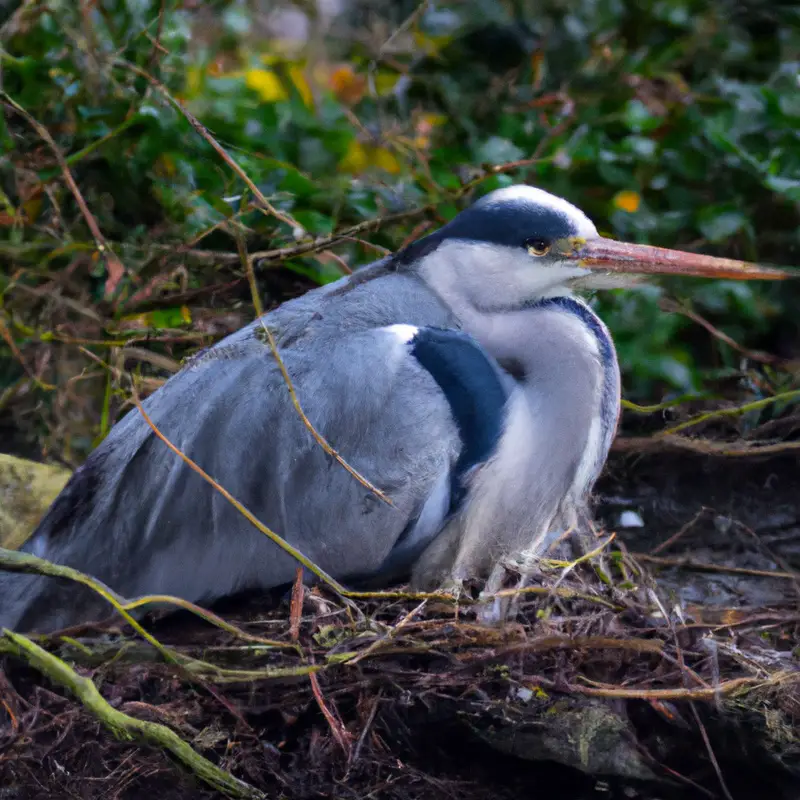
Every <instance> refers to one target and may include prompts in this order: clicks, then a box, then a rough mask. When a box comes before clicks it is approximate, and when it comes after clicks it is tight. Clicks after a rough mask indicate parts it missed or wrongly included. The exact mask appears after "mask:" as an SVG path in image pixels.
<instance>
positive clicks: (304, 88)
mask: <svg viewBox="0 0 800 800" xmlns="http://www.w3.org/2000/svg"><path fill="white" fill-rule="evenodd" d="M289 78H290V79H291V81H292V83H293V84H294V88H295V89H297V93H298V94H299V95H300V97H301V98H302V99H303V102H304V103H305V104H306V106H308V107H311V106H312V105H313V103H314V95H313V94H311V87H310V86H309V85H308V81H307V80H306V76H305V73H304V72H303V70H302V68H301V67H298V66H297V65H293V66H291V67H289Z"/></svg>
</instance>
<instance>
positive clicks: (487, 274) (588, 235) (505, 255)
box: [420, 186, 630, 311]
mask: <svg viewBox="0 0 800 800" xmlns="http://www.w3.org/2000/svg"><path fill="white" fill-rule="evenodd" d="M441 235H442V241H441V243H440V244H439V245H438V246H437V247H436V249H434V250H432V251H431V252H430V253H428V254H427V255H425V256H423V257H422V259H421V263H420V274H421V275H422V276H423V277H424V278H425V280H426V281H427V282H428V283H429V284H430V285H431V286H432V287H433V288H434V289H435V290H436V291H437V293H438V294H440V296H442V298H443V299H444V300H445V301H447V302H448V304H450V305H451V306H455V305H458V296H459V295H460V297H461V300H462V302H463V300H466V301H467V302H468V303H469V304H470V305H472V306H473V307H475V308H478V309H481V310H484V311H493V310H498V311H499V310H503V309H509V308H514V307H519V306H520V305H523V304H525V303H529V302H532V301H535V300H538V299H542V298H544V297H549V296H553V295H561V294H569V293H570V292H571V291H572V290H573V289H593V288H611V287H612V286H625V285H628V284H629V283H630V278H629V276H623V275H617V276H610V275H608V274H604V273H598V272H597V271H595V270H590V269H586V268H585V267H581V266H579V265H578V264H577V263H576V261H575V260H574V259H571V258H567V257H566V256H564V255H563V254H562V253H559V247H558V246H557V245H558V243H559V242H560V243H562V247H563V243H564V242H565V241H567V240H571V239H583V240H592V239H596V238H599V234H598V232H597V228H596V227H595V226H594V224H593V223H592V221H591V220H590V219H589V218H588V217H587V216H586V215H585V214H584V213H583V212H582V211H581V210H580V209H578V208H576V207H575V206H573V205H572V204H571V203H568V202H567V201H566V200H564V199H562V198H560V197H555V196H554V195H551V194H549V193H548V192H545V191H542V190H541V189H536V188H534V187H532V186H510V187H508V188H506V189H498V190H497V191H495V192H491V193H490V194H488V195H486V196H485V197H483V198H481V199H480V200H479V201H478V202H477V203H475V204H474V205H473V206H471V207H470V208H469V209H467V210H466V211H464V212H462V214H460V215H459V216H458V217H456V218H455V219H454V220H453V221H452V222H450V223H449V224H448V225H447V226H445V228H443V229H442V231H441Z"/></svg>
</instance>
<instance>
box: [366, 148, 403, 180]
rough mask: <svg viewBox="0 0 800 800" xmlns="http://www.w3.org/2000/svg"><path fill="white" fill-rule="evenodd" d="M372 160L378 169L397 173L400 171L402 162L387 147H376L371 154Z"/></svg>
mask: <svg viewBox="0 0 800 800" xmlns="http://www.w3.org/2000/svg"><path fill="white" fill-rule="evenodd" d="M370 162H371V163H372V165H373V166H375V167H377V168H378V169H383V170H386V172H388V173H390V174H392V175H396V174H397V173H398V172H400V162H399V161H398V160H397V159H396V158H395V157H394V155H392V153H391V152H390V151H389V150H387V149H386V148H385V147H374V148H372V153H371V154H370Z"/></svg>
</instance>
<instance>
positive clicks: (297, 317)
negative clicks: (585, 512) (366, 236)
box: [0, 186, 786, 631]
mask: <svg viewBox="0 0 800 800" xmlns="http://www.w3.org/2000/svg"><path fill="white" fill-rule="evenodd" d="M656 272H660V273H668V274H683V275H698V276H719V277H727V278H737V279H739V278H783V277H786V273H784V272H783V271H781V270H777V269H771V268H768V267H760V266H758V265H754V264H747V263H744V262H738V261H731V260H728V259H718V258H712V257H710V256H704V255H696V254H690V253H682V252H678V251H671V250H665V249H660V248H655V247H649V246H643V245H632V244H626V243H621V242H617V241H614V240H610V239H607V238H603V237H601V236H599V234H598V232H597V230H596V228H595V226H594V225H593V224H592V222H591V221H590V220H589V219H588V218H587V217H586V215H585V214H584V213H583V212H581V211H580V210H579V209H578V208H576V207H575V206H573V205H572V204H570V203H568V202H567V201H565V200H563V199H561V198H558V197H555V196H553V195H551V194H548V193H547V192H545V191H542V190H541V189H537V188H533V187H529V186H513V187H509V188H505V189H500V190H497V191H494V192H492V193H489V194H488V195H486V196H484V197H483V198H481V199H480V200H479V201H477V202H476V203H474V204H473V205H472V206H470V207H469V208H467V209H466V210H464V211H463V212H462V213H461V214H459V215H458V216H456V217H455V218H454V219H453V220H452V221H451V222H449V223H448V224H446V225H445V226H444V227H442V228H441V229H439V230H438V231H436V232H434V233H432V234H430V235H429V236H427V237H425V238H423V239H421V240H419V241H417V242H415V243H413V244H411V245H410V246H408V247H406V248H405V249H404V250H402V251H400V252H398V253H396V254H394V255H391V256H387V257H386V258H383V259H381V260H379V261H377V262H375V263H373V264H371V265H368V266H366V267H364V268H362V269H361V270H358V271H357V272H355V273H354V274H353V275H352V276H348V277H345V278H342V279H341V280H339V281H337V282H335V283H333V284H330V285H327V286H323V287H320V288H317V289H314V290H312V291H310V292H308V293H307V294H305V295H303V296H302V297H299V298H297V299H294V300H291V301H289V302H286V303H284V304H283V305H281V306H280V307H278V308H276V309H275V310H273V311H270V312H269V313H268V314H266V315H265V316H264V317H263V318H262V319H261V320H256V321H254V322H253V323H251V324H249V325H247V326H246V327H244V328H242V329H241V330H239V331H237V332H235V333H233V334H232V335H230V336H228V337H227V338H225V339H223V340H222V341H220V342H219V343H217V344H216V345H214V346H213V347H211V348H210V349H208V350H207V351H205V352H203V353H200V354H198V355H196V356H195V357H193V358H192V359H190V360H189V361H188V362H187V363H186V364H185V365H184V366H183V368H182V369H181V370H180V371H179V372H178V373H177V374H175V375H174V376H173V377H171V378H170V379H169V380H168V381H167V382H166V383H165V384H164V385H163V386H162V387H161V388H159V389H158V390H157V391H155V392H154V393H153V394H152V395H151V396H150V397H148V398H147V399H146V400H145V402H144V408H145V409H146V410H147V412H148V414H149V416H150V417H151V418H152V420H153V422H154V423H155V425H156V426H157V427H158V429H159V430H160V431H161V432H162V433H163V434H164V435H165V436H166V437H167V438H168V439H169V440H170V441H171V442H173V443H174V444H175V445H176V446H177V447H178V448H180V449H181V450H182V451H183V452H184V453H185V454H186V455H188V456H189V457H190V458H192V459H193V460H194V461H195V462H197V463H198V464H199V465H200V466H201V467H202V468H203V469H204V470H205V471H206V472H207V473H209V474H210V475H211V476H212V477H213V478H215V479H216V480H217V481H219V482H220V483H221V484H222V485H223V486H224V487H225V488H226V489H227V490H228V491H229V492H230V493H231V494H232V495H233V496H234V497H235V498H237V499H238V500H240V501H241V502H242V503H244V504H245V505H246V506H247V507H248V508H249V509H250V510H251V511H252V512H253V513H254V514H255V515H256V517H258V519H260V520H261V521H263V522H264V523H265V524H266V525H268V526H270V527H271V528H272V529H273V530H274V531H275V532H277V533H278V534H279V535H280V536H282V537H283V538H284V539H285V540H287V541H288V542H290V543H291V544H292V545H293V546H294V547H296V548H297V549H298V550H300V551H301V552H302V553H304V554H305V555H306V556H307V557H308V558H310V559H311V560H312V561H313V562H315V563H316V564H317V565H318V566H320V567H322V568H323V569H324V570H326V571H327V572H328V573H329V574H331V575H333V576H334V577H336V578H339V579H342V580H348V579H355V578H370V579H372V580H373V582H374V581H378V582H387V581H389V580H390V579H394V578H396V577H399V576H404V575H406V576H407V575H408V574H411V577H412V583H413V585H414V586H416V587H421V588H432V587H435V586H438V585H448V586H451V587H452V586H458V585H459V584H460V583H461V582H463V581H464V580H466V579H468V578H485V577H486V575H487V574H488V572H489V571H490V570H491V568H492V565H493V564H496V563H497V562H498V560H499V559H501V558H503V557H505V556H509V555H513V554H514V553H517V552H521V551H524V552H525V553H526V554H527V556H528V557H529V558H534V559H535V557H536V556H537V555H538V554H541V552H542V551H543V548H544V547H545V546H546V544H547V542H548V541H549V537H550V536H551V535H552V533H553V531H561V530H563V529H568V528H569V527H570V525H571V524H572V523H573V522H574V520H575V518H576V516H577V515H579V514H580V513H581V512H582V509H584V508H585V506H586V504H587V501H588V498H589V494H590V492H591V489H592V486H593V484H594V482H595V480H596V478H597V477H598V474H599V472H600V470H601V468H602V467H603V464H604V462H605V460H606V457H607V453H608V450H609V447H610V444H611V440H612V438H613V436H614V432H615V428H616V425H617V418H618V413H619V404H620V385H619V370H618V365H617V358H616V354H615V350H614V345H613V343H612V341H611V337H610V336H609V333H608V331H607V329H606V327H605V325H604V324H603V323H602V322H601V321H600V319H598V317H597V316H596V315H595V314H594V313H593V312H592V310H591V309H590V308H589V306H588V305H586V304H585V303H584V302H583V301H581V300H580V299H578V298H577V297H575V296H574V294H573V292H574V291H576V290H580V289H582V288H592V287H600V286H613V285H617V284H620V285H624V281H625V274H626V273H656ZM620 281H621V282H622V283H620ZM262 325H266V326H267V327H268V330H269V331H270V332H271V334H272V336H273V338H274V343H275V345H276V347H277V351H278V352H279V354H280V356H281V358H282V361H283V363H284V365H285V368H286V370H287V373H288V374H289V376H290V378H291V381H292V383H293V385H294V387H295V390H296V392H297V396H298V398H299V401H300V403H301V405H302V407H303V409H304V412H305V414H306V416H307V418H308V419H309V420H310V422H311V423H312V424H313V425H314V427H315V428H316V429H317V430H318V431H319V432H320V434H321V435H322V436H324V437H325V438H326V439H327V441H328V442H330V443H331V445H332V446H333V447H335V448H336V450H337V451H338V452H339V453H340V454H341V455H342V457H343V458H345V459H346V460H347V462H348V463H349V464H350V465H352V467H353V468H355V469H356V470H358V471H359V472H360V473H361V474H362V475H364V476H366V477H367V478H368V479H369V480H370V481H371V482H372V483H373V484H374V485H375V486H377V487H378V488H379V489H380V490H381V491H382V492H384V493H385V494H386V495H387V496H388V497H389V498H390V500H391V504H386V503H383V502H381V501H380V500H379V499H378V498H376V496H375V495H374V493H372V492H371V491H370V490H369V489H367V488H365V486H364V485H362V484H361V483H359V482H358V481H357V480H355V479H354V478H353V476H352V475H351V474H349V473H348V472H347V471H345V469H343V468H342V466H341V465H340V464H339V463H337V462H336V461H335V460H334V459H333V458H331V456H330V455H329V454H328V453H326V452H325V451H324V450H323V449H322V448H321V447H320V446H319V444H318V443H317V442H316V441H315V440H314V438H313V436H312V434H311V432H310V431H309V429H308V427H307V426H306V425H305V423H304V422H303V420H302V419H301V418H300V416H299V415H298V413H297V412H296V410H295V408H294V407H293V405H292V402H291V398H290V394H289V392H288V390H287V385H286V382H285V380H284V377H283V375H282V373H281V371H280V369H279V365H278V364H277V362H276V359H275V357H274V352H273V351H272V349H271V348H270V347H268V346H267V344H266V343H265V341H264V336H263V335H260V334H261V333H263V331H262ZM22 549H23V550H24V551H26V552H29V553H33V554H35V555H37V556H41V557H44V558H46V559H49V560H51V561H53V562H56V563H59V564H66V565H69V566H72V567H75V568H77V569H79V570H81V571H83V572H85V573H88V574H90V575H92V576H95V577H96V578H97V579H99V580H101V581H102V582H103V583H105V584H106V585H108V586H109V587H111V588H112V589H113V590H115V591H116V592H117V593H118V594H120V595H122V596H124V597H128V598H133V597H136V596H140V595H143V594H171V595H177V596H179V597H182V598H185V599H187V600H190V601H194V602H199V603H209V602H212V601H214V600H216V599H218V598H221V597H223V596H226V595H230V594H233V593H235V592H238V591H240V590H245V589H268V588H272V587H277V586H280V585H283V584H287V583H289V582H291V581H292V579H293V578H294V575H295V570H296V567H297V564H296V561H295V560H294V559H293V558H292V557H291V556H290V555H289V554H288V553H286V552H284V551H283V550H281V549H279V548H278V547H277V546H276V545H275V543H273V542H272V541H270V540H269V539H267V538H266V537H265V536H264V535H263V534H262V533H260V532H259V531H257V530H256V529H255V528H254V527H253V526H252V525H251V524H250V523H249V522H248V521H247V520H246V519H245V518H243V517H242V516H241V515H240V514H239V513H238V512H237V511H236V510H235V509H234V508H233V507H232V506H231V505H230V504H229V503H228V502H227V501H226V500H225V499H224V498H223V497H221V496H220V495H219V493H217V492H216V491H215V490H214V489H213V487H211V486H210V485H209V484H207V483H206V482H205V481H204V480H203V479H202V478H201V477H200V476H198V475H197V474H195V473H194V472H192V471H191V470H190V469H189V468H188V467H187V466H186V465H185V464H184V463H183V461H181V459H180V458H178V457H177V456H176V455H175V453H173V452H172V451H171V450H169V449H168V448H167V447H166V446H165V445H164V443H163V442H162V441H160V440H159V439H158V438H157V437H156V436H155V435H154V433H153V431H152V430H151V428H150V427H149V426H148V425H147V424H146V422H145V421H144V420H143V418H142V416H141V414H140V413H139V412H138V411H135V410H134V411H131V412H130V413H128V414H127V415H126V416H125V417H124V418H123V419H122V420H121V421H120V422H119V423H118V424H117V425H115V426H114V427H113V429H112V430H111V432H110V433H109V435H108V436H107V437H106V439H105V440H104V441H103V442H102V443H101V444H100V445H99V446H98V447H97V448H96V449H95V450H94V452H93V453H92V454H91V455H90V456H89V458H88V460H87V461H86V462H85V463H84V464H83V465H82V466H81V467H80V468H79V469H77V470H76V472H75V473H74V475H73V477H72V479H71V480H70V482H69V483H68V485H67V486H66V487H65V488H64V490H63V491H62V493H61V494H60V495H59V497H58V498H57V499H56V501H55V502H54V503H53V505H52V506H51V508H50V509H49V511H48V513H47V514H46V515H45V516H44V518H43V519H42V521H41V522H40V524H39V526H38V528H37V530H36V531H35V533H34V534H33V536H32V537H31V538H30V540H29V541H28V542H27V543H26V544H25V545H24V547H23V548H22ZM108 615H109V608H108V606H106V604H105V603H104V601H103V600H101V599H100V598H99V597H98V596H97V595H95V594H94V593H92V592H91V591H89V590H88V589H86V588H85V587H82V586H78V585H76V584H74V583H69V582H67V581H62V580H61V579H52V578H45V577H42V576H37V575H27V574H16V573H15V574H11V573H0V626H5V627H9V628H15V629H18V630H20V631H49V630H53V629H57V628H60V627H64V626H67V625H70V624H74V623H78V622H85V621H90V620H97V619H99V618H104V617H106V616H108Z"/></svg>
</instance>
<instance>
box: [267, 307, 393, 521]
mask: <svg viewBox="0 0 800 800" xmlns="http://www.w3.org/2000/svg"><path fill="white" fill-rule="evenodd" d="M260 322H261V327H262V328H263V330H264V335H265V336H266V338H267V343H268V344H269V348H270V350H272V355H273V356H274V357H275V361H277V362H278V368H279V369H280V371H281V375H282V376H283V380H284V383H285V384H286V388H287V389H288V390H289V396H290V397H291V400H292V405H293V406H294V408H295V411H297V413H298V415H299V417H300V419H301V420H302V421H303V425H305V426H306V428H308V431H309V433H310V434H311V435H312V436H313V437H314V440H315V441H316V443H317V444H318V445H319V446H320V447H321V448H322V449H323V450H324V451H325V452H326V453H327V454H328V455H329V456H331V458H333V459H335V460H336V461H337V462H338V463H339V464H340V466H342V467H344V469H345V470H346V471H347V472H349V473H350V474H351V475H352V476H353V477H354V478H355V479H356V480H357V481H358V482H359V483H360V484H361V485H362V486H363V487H364V488H365V489H369V491H371V492H372V493H373V494H374V495H375V496H376V497H378V498H380V499H381V500H382V501H383V502H384V503H386V505H388V506H392V508H395V505H394V503H393V502H392V501H391V499H390V498H389V497H387V496H386V495H385V494H384V493H383V492H382V491H381V490H380V489H379V488H378V487H377V486H375V485H374V484H373V483H372V482H371V481H368V480H367V479H366V478H365V477H364V476H363V475H362V474H361V473H360V472H358V471H357V470H356V469H354V468H353V467H351V466H350V465H349V464H348V463H347V462H346V461H345V460H344V459H343V458H342V457H341V456H340V455H339V453H338V452H337V451H336V450H334V449H333V447H331V445H330V444H329V443H328V441H327V440H326V439H325V437H324V436H322V434H321V433H319V432H318V431H317V429H316V428H315V427H314V425H313V424H312V422H311V420H310V419H309V418H308V417H307V416H306V413H305V411H303V408H302V406H301V405H300V401H299V400H298V398H297V392H296V391H295V388H294V384H293V383H292V379H291V377H290V376H289V372H288V370H287V369H286V365H285V364H284V363H283V359H282V358H281V355H280V353H279V352H278V345H277V344H276V343H275V338H274V337H273V335H272V331H271V330H270V329H269V328H268V327H267V325H266V323H265V322H264V320H263V319H262V320H260Z"/></svg>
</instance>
